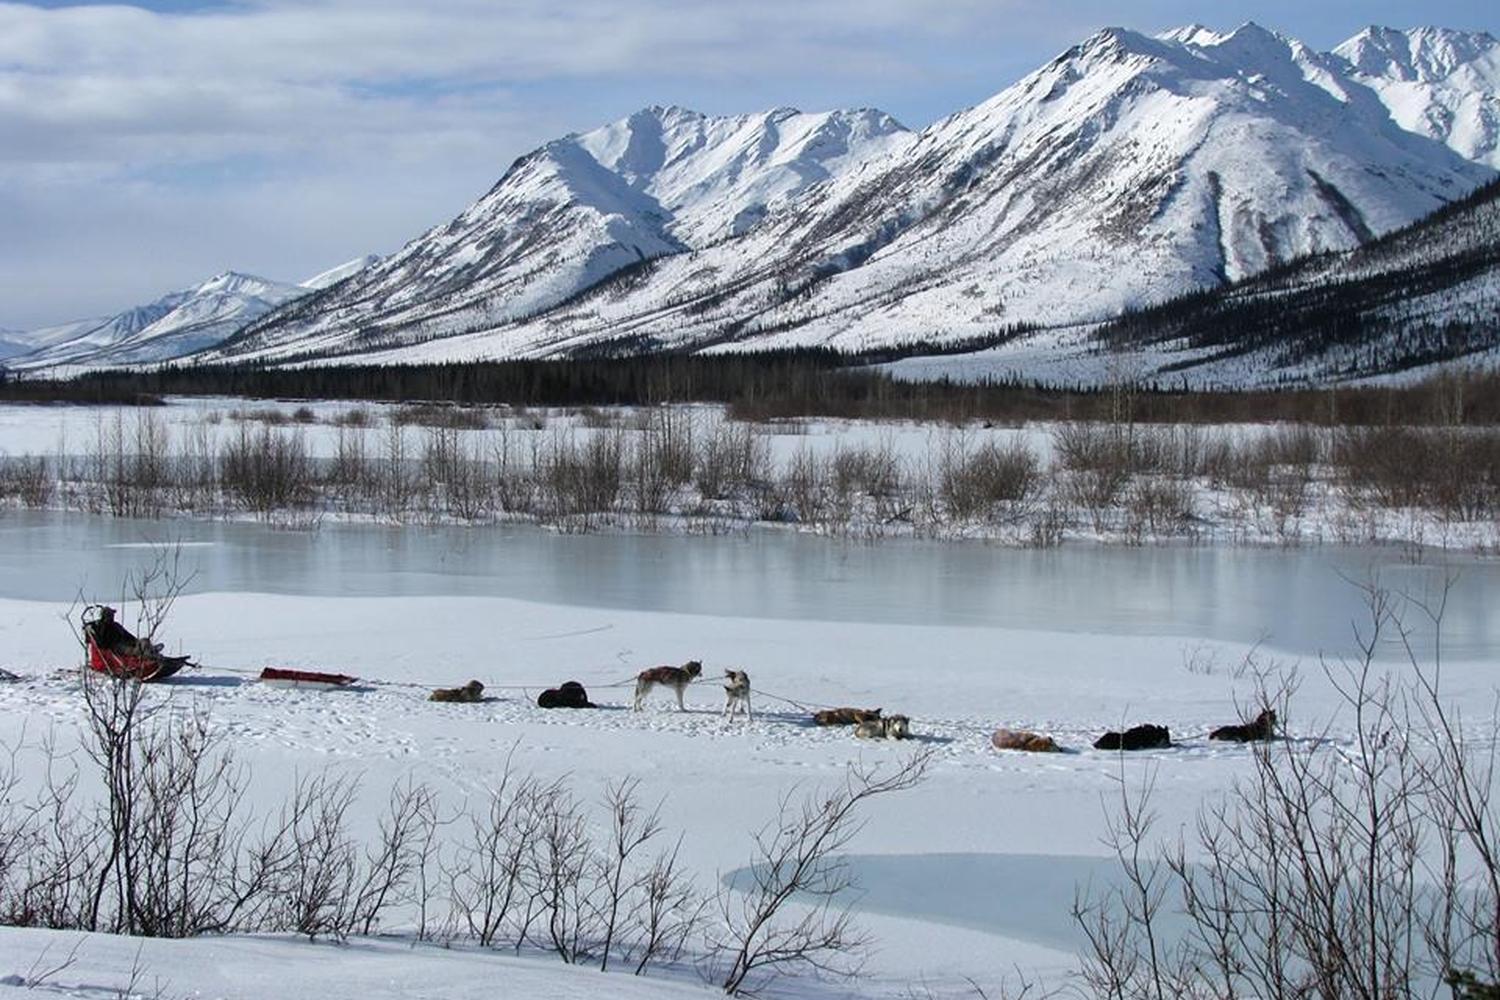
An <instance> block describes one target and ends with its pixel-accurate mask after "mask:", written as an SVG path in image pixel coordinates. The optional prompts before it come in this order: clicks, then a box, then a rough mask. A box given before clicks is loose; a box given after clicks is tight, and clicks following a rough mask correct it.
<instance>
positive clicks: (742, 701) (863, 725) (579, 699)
mask: <svg viewBox="0 0 1500 1000" xmlns="http://www.w3.org/2000/svg"><path fill="white" fill-rule="evenodd" d="M701 676H703V664H702V662H701V661H699V660H689V661H688V662H687V663H684V664H683V665H682V666H680V667H650V668H648V669H646V670H642V671H641V672H640V673H639V674H637V675H636V677H635V698H634V700H633V702H632V705H631V707H632V709H633V710H634V711H637V712H639V711H641V709H642V708H643V707H644V706H645V702H646V698H647V696H648V695H650V694H651V692H652V691H653V690H654V689H656V688H658V687H663V688H667V689H668V690H670V691H671V692H672V693H673V694H675V695H676V696H677V708H678V711H686V710H687V706H686V705H684V704H683V700H682V696H683V692H684V691H686V690H687V687H688V685H689V684H691V683H693V681H695V680H697V679H698V678H699V677H701ZM723 684H724V717H725V718H726V719H734V718H735V717H736V716H738V715H739V714H740V713H741V712H744V715H745V719H746V721H753V720H754V718H755V715H754V713H753V712H752V711H751V708H750V675H749V673H747V672H746V671H744V670H725V671H724V681H723ZM483 693H484V685H483V684H481V683H479V682H478V681H470V682H469V683H468V684H466V685H464V686H463V687H461V688H439V689H438V690H436V691H434V692H433V693H432V696H431V699H430V700H432V701H457V702H477V701H481V700H482V699H483ZM537 704H538V705H539V706H540V707H541V708H593V707H594V705H593V703H592V702H590V701H589V700H588V694H587V693H586V692H585V691H584V689H583V686H582V685H581V684H579V683H578V682H577V681H569V682H568V683H566V684H563V685H562V686H561V687H559V688H549V689H548V690H546V691H543V692H542V694H541V697H540V698H538V699H537ZM813 722H814V723H815V724H817V725H819V726H853V727H854V735H855V736H858V737H860V738H861V739H891V740H904V739H907V738H909V737H910V736H911V719H910V718H908V717H907V716H905V715H895V714H893V715H884V714H883V712H882V710H881V709H879V708H829V709H823V710H821V711H818V712H815V713H813ZM1275 737H1276V713H1275V712H1274V711H1272V710H1270V709H1267V710H1265V711H1263V712H1261V714H1260V715H1259V716H1258V717H1256V719H1255V720H1254V721H1252V722H1246V723H1240V724H1237V725H1229V726H1221V727H1219V728H1218V729H1215V730H1214V731H1213V732H1212V733H1210V734H1209V737H1208V738H1209V739H1211V740H1229V741H1233V742H1238V743H1248V742H1253V741H1260V740H1270V739H1274V738H1275ZM990 742H991V743H992V744H993V746H994V747H995V749H997V750H1021V751H1027V752H1030V753H1057V752H1060V751H1061V750H1062V749H1063V748H1062V747H1061V746H1059V745H1058V744H1057V742H1056V741H1055V740H1053V738H1052V737H1050V736H1046V735H1043V734H1040V733H1033V732H1030V731H1027V730H1010V729H999V730H996V731H995V733H994V734H993V735H992V736H991V738H990ZM1171 745H1172V737H1171V734H1170V733H1169V732H1168V731H1167V728H1166V727H1165V726H1156V725H1150V724H1146V725H1140V726H1135V727H1133V728H1131V729H1127V730H1126V731H1125V732H1123V733H1115V732H1109V733H1105V734H1104V735H1103V736H1101V737H1100V738H1099V739H1098V740H1097V741H1095V743H1094V748H1095V749H1097V750H1149V749H1157V748H1162V747H1170V746H1171Z"/></svg>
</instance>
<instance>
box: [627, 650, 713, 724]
mask: <svg viewBox="0 0 1500 1000" xmlns="http://www.w3.org/2000/svg"><path fill="white" fill-rule="evenodd" d="M702 673H703V664H702V663H699V662H698V661H697V660H689V661H688V662H686V663H684V664H683V665H682V666H680V667H652V668H651V669H649V670H642V671H641V672H640V673H638V674H636V676H635V705H634V706H633V707H634V710H635V711H637V712H639V711H640V710H641V708H642V707H643V705H644V704H645V701H646V695H648V694H650V693H651V689H652V688H654V687H656V686H657V685H658V684H660V685H661V686H662V687H669V688H671V689H672V690H673V691H675V692H676V693H677V710H678V711H679V712H685V711H687V708H686V706H684V705H683V704H682V692H683V691H684V690H686V689H687V686H688V685H689V684H691V683H693V681H695V680H697V679H698V677H699V675H700V674H702Z"/></svg>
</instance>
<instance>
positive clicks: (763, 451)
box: [694, 421, 771, 500]
mask: <svg viewBox="0 0 1500 1000" xmlns="http://www.w3.org/2000/svg"><path fill="white" fill-rule="evenodd" d="M770 464H771V453H770V447H769V445H768V444H767V442H766V440H765V438H764V437H763V436H762V435H760V434H758V433H756V430H755V428H754V427H752V426H751V425H749V424H742V423H732V422H729V421H725V422H722V423H719V424H717V425H715V426H714V428H713V430H712V432H710V433H709V434H708V435H706V436H705V437H704V438H703V439H702V441H701V442H700V443H699V446H698V459H697V462H696V463H695V466H694V468H695V471H696V481H697V486H698V492H700V493H701V494H702V495H703V496H704V497H706V498H708V499H711V500H723V499H727V498H728V497H730V496H732V495H733V494H734V493H736V492H737V491H740V490H746V489H753V488H754V487H755V486H756V485H758V484H763V483H765V481H766V480H768V479H769V478H770Z"/></svg>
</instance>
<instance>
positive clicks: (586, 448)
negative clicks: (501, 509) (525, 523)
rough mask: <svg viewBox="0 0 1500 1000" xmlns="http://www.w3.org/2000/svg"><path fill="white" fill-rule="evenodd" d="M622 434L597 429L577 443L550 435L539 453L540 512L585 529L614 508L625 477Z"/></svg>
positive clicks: (573, 439)
mask: <svg viewBox="0 0 1500 1000" xmlns="http://www.w3.org/2000/svg"><path fill="white" fill-rule="evenodd" d="M623 440H624V438H623V432H621V431H598V432H594V433H592V434H590V435H589V436H588V438H587V439H586V440H585V441H584V442H583V443H582V444H581V445H580V444H579V443H578V441H577V439H576V438H575V437H573V435H571V434H567V433H557V434H554V435H553V437H552V440H551V441H550V442H549V443H548V446H547V448H546V451H545V452H544V453H543V455H542V456H541V466H540V468H539V469H538V477H537V478H538V485H539V487H540V488H541V505H542V510H543V513H544V516H548V517H551V518H552V519H554V520H556V521H558V522H559V523H560V524H562V525H563V526H564V527H567V528H573V529H581V530H588V529H590V528H592V527H593V526H594V525H595V524H596V523H597V522H598V520H599V518H600V516H601V515H605V514H608V513H609V512H611V511H613V510H614V509H615V505H616V504H617V503H618V502H619V499H620V493H621V490H622V488H623V486H624V481H625V466H624V448H623Z"/></svg>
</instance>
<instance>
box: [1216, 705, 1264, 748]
mask: <svg viewBox="0 0 1500 1000" xmlns="http://www.w3.org/2000/svg"><path fill="white" fill-rule="evenodd" d="M1208 738H1209V739H1211V740H1230V741H1232V742H1234V743H1256V742H1259V741H1260V740H1271V739H1275V738H1276V710H1275V709H1273V708H1268V709H1266V710H1265V711H1264V712H1261V713H1260V714H1259V715H1257V716H1256V717H1255V721H1254V722H1242V723H1240V724H1239V725H1235V726H1220V727H1219V728H1218V729H1215V730H1214V731H1213V732H1211V733H1209V734H1208Z"/></svg>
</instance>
